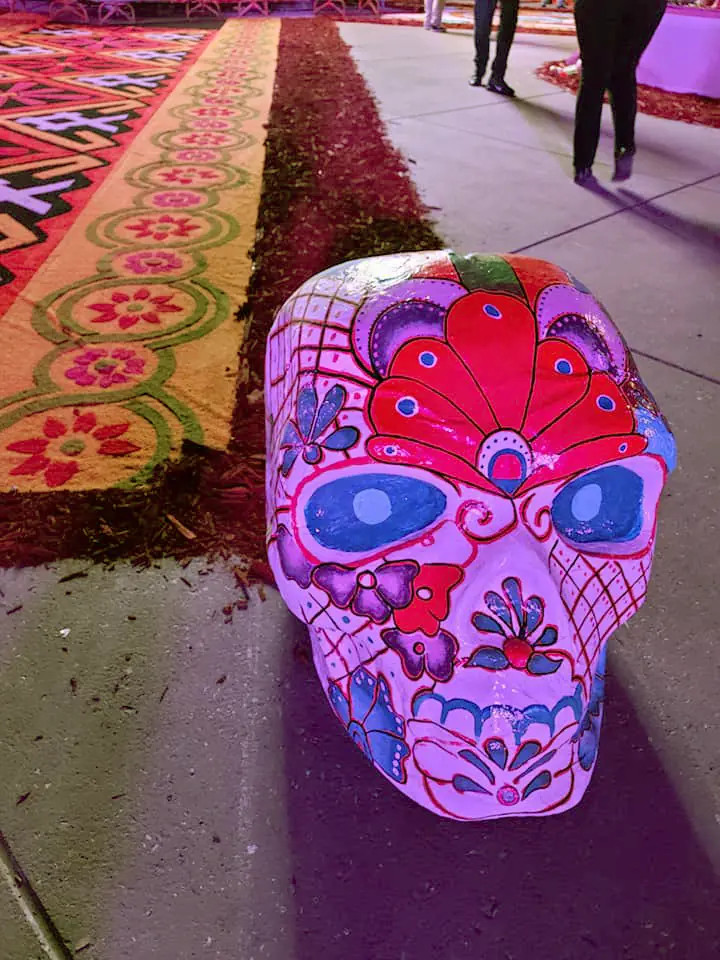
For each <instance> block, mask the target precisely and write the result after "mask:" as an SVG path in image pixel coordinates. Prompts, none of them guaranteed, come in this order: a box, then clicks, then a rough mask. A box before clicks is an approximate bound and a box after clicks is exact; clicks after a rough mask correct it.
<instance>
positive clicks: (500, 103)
mask: <svg viewBox="0 0 720 960" xmlns="http://www.w3.org/2000/svg"><path fill="white" fill-rule="evenodd" d="M366 79H367V78H366ZM563 93H564V91H563V90H560V91H557V92H556V91H551V92H550V93H535V94H531V95H530V96H528V97H523V98H522V99H523V101H525V100H542V99H543V98H545V97H558V96H562V95H563ZM507 106H509V104H508V101H507V100H506V99H502V100H501V99H500V98H499V97H498V99H497V100H496V101H495V100H491V101H489V102H488V103H473V104H470V105H469V106H467V107H451V108H450V109H449V110H448V109H447V107H445V108H444V109H443V110H426V111H425V112H424V113H408V114H405V115H403V116H397V117H389V118H388V119H387V122H388V123H392V122H393V121H395V120H422V118H423V117H434V116H437V115H438V114H440V115H442V114H444V113H462V112H463V111H464V110H482V109H484V108H485V107H507Z"/></svg>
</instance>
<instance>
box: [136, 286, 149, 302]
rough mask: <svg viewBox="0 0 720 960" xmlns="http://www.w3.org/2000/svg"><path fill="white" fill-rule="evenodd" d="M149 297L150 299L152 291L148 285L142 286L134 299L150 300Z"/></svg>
mask: <svg viewBox="0 0 720 960" xmlns="http://www.w3.org/2000/svg"><path fill="white" fill-rule="evenodd" d="M149 299H150V291H149V290H148V289H147V287H141V288H140V289H139V290H136V291H135V295H134V296H133V300H149Z"/></svg>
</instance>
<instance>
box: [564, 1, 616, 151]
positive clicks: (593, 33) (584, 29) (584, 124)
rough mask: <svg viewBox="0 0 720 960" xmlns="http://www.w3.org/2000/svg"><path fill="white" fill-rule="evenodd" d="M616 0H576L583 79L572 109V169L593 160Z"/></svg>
mask: <svg viewBox="0 0 720 960" xmlns="http://www.w3.org/2000/svg"><path fill="white" fill-rule="evenodd" d="M618 17H619V10H618V0H576V2H575V25H576V27H577V36H578V42H579V44H580V59H581V61H582V79H581V81H580V91H579V93H578V98H577V106H576V109H575V149H574V153H575V169H576V170H585V169H589V168H590V167H592V165H593V163H594V161H595V154H596V152H597V146H598V141H599V140H600V122H601V119H602V107H603V98H604V96H605V90H606V89H607V87H608V84H609V82H610V76H611V74H612V65H613V58H614V47H615V37H616V27H617V23H618Z"/></svg>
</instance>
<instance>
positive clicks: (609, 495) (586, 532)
mask: <svg viewBox="0 0 720 960" xmlns="http://www.w3.org/2000/svg"><path fill="white" fill-rule="evenodd" d="M643 494H644V484H643V480H642V477H640V476H639V475H638V474H637V473H635V471H634V470H628V469H627V467H620V466H610V467H602V468H601V469H599V470H593V471H592V472H591V473H586V474H585V475H584V476H582V477H578V478H577V479H575V480H573V481H572V482H571V483H569V484H568V485H567V486H566V487H564V488H563V489H562V490H561V491H560V493H558V495H557V496H556V497H555V499H554V500H553V505H552V511H551V512H552V519H553V523H554V525H555V529H556V530H557V531H558V532H559V533H560V535H561V536H563V537H564V538H565V539H566V540H568V541H570V542H571V543H574V544H587V545H595V544H598V543H628V542H629V541H631V540H634V539H635V538H636V537H637V536H638V535H639V534H640V532H641V530H642V527H643V520H644V497H643Z"/></svg>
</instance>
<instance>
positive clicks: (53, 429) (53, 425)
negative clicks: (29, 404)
mask: <svg viewBox="0 0 720 960" xmlns="http://www.w3.org/2000/svg"><path fill="white" fill-rule="evenodd" d="M43 433H44V434H45V436H46V437H51V438H54V437H62V436H64V434H66V433H67V427H66V426H65V424H64V423H63V422H62V420H57V419H56V418H55V417H48V418H47V420H46V421H45V424H44V426H43Z"/></svg>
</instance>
